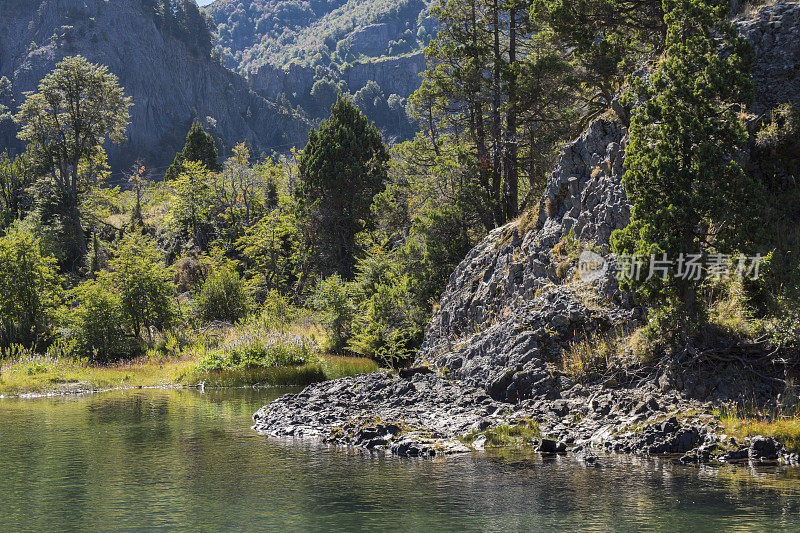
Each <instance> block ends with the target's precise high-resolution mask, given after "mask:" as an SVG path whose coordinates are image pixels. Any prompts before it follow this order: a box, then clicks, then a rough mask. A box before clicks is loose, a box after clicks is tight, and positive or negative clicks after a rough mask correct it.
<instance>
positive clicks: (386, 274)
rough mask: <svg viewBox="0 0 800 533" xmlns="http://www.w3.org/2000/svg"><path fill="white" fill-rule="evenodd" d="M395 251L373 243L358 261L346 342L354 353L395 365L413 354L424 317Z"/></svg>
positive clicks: (419, 338)
mask: <svg viewBox="0 0 800 533" xmlns="http://www.w3.org/2000/svg"><path fill="white" fill-rule="evenodd" d="M398 255H399V254H398V253H396V252H395V253H392V252H386V251H384V249H383V248H382V247H380V246H375V247H373V250H372V251H371V252H370V253H369V254H368V255H367V256H366V257H365V258H364V259H362V260H361V261H359V263H358V267H357V268H358V274H357V275H356V279H355V281H354V282H353V286H354V287H353V288H354V289H355V293H356V298H357V300H358V302H359V304H358V309H357V312H356V314H355V316H354V317H353V322H352V333H351V338H350V340H349V342H348V348H349V349H350V350H351V351H353V352H354V353H357V354H360V355H363V356H365V357H370V358H372V359H374V360H376V361H378V362H379V363H382V364H386V365H394V366H398V365H402V364H404V363H406V362H408V361H409V360H411V359H412V358H413V355H414V352H415V351H416V349H417V347H419V344H420V343H421V342H422V336H423V333H424V329H425V321H426V319H427V313H426V312H425V310H424V308H421V307H420V306H419V305H418V303H417V299H416V298H415V295H414V294H413V293H412V284H411V279H410V277H409V275H408V274H405V273H403V271H402V270H401V268H400V263H399V261H398Z"/></svg>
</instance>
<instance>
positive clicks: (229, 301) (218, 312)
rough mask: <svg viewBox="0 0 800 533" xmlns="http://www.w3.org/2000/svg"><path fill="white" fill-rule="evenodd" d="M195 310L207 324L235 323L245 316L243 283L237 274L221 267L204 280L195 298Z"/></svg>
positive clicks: (229, 268)
mask: <svg viewBox="0 0 800 533" xmlns="http://www.w3.org/2000/svg"><path fill="white" fill-rule="evenodd" d="M197 310H198V313H199V314H200V317H201V318H202V319H203V320H205V321H208V322H211V321H214V320H224V321H227V322H231V323H234V322H237V321H239V320H241V319H243V318H244V317H245V316H247V313H248V310H249V303H248V299H247V291H246V290H245V286H244V282H243V281H242V278H241V277H239V273H238V272H236V270H235V269H234V268H233V267H232V266H230V265H223V266H221V267H219V268H217V269H216V270H214V272H212V274H211V275H210V276H209V277H208V278H207V279H206V281H205V283H204V284H203V288H202V289H201V290H200V294H199V295H198V296H197Z"/></svg>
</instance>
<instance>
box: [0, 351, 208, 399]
mask: <svg viewBox="0 0 800 533" xmlns="http://www.w3.org/2000/svg"><path fill="white" fill-rule="evenodd" d="M193 364H194V362H193V361H190V360H182V359H174V360H160V361H146V360H137V361H132V362H129V363H125V364H115V365H108V366H94V365H89V364H87V363H83V362H78V361H74V360H70V359H60V358H54V357H47V356H37V357H23V358H21V359H20V360H18V361H3V362H2V365H0V395H5V396H9V395H19V394H27V393H34V394H46V393H62V392H71V391H75V390H104V389H113V388H117V387H140V386H141V387H153V386H169V385H175V384H178V383H180V380H181V378H182V377H183V376H184V375H185V374H186V373H187V372H188V371H189V369H190V368H191V366H192V365H193Z"/></svg>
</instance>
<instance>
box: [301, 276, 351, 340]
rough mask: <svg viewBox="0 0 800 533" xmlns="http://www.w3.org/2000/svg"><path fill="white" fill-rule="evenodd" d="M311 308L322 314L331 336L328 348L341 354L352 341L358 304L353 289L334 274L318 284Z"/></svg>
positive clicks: (312, 297) (312, 296)
mask: <svg viewBox="0 0 800 533" xmlns="http://www.w3.org/2000/svg"><path fill="white" fill-rule="evenodd" d="M310 303H311V306H312V307H313V308H314V309H315V310H317V311H318V312H320V313H322V317H323V322H324V323H325V327H326V328H327V330H328V332H329V334H330V340H329V344H330V345H329V346H328V348H329V349H330V350H331V351H333V352H341V351H342V350H344V348H345V346H346V345H347V342H348V340H349V339H350V331H351V325H352V321H353V317H354V316H355V311H356V304H355V301H354V294H353V287H352V286H351V285H350V284H348V283H346V282H345V281H343V280H342V278H341V276H339V274H334V275H332V276H330V277H328V278H325V279H323V280H321V281H320V282H319V283H317V287H316V289H315V290H314V293H313V294H312V295H311V301H310Z"/></svg>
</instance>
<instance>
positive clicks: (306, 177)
mask: <svg viewBox="0 0 800 533" xmlns="http://www.w3.org/2000/svg"><path fill="white" fill-rule="evenodd" d="M388 161H389V155H388V153H387V150H386V146H385V145H384V144H383V140H382V139H381V135H380V133H378V130H377V129H376V128H375V125H374V124H371V123H369V122H368V121H367V118H366V117H365V116H364V115H363V114H362V113H361V112H360V111H359V110H358V108H357V107H356V106H355V105H354V104H353V103H352V102H351V101H350V100H348V99H346V98H342V97H341V96H340V97H338V98H337V100H336V103H335V104H334V105H333V107H332V108H331V116H330V118H328V119H327V120H324V121H323V122H322V123H321V124H320V127H319V131H318V132H315V131H312V132H311V133H310V134H309V141H308V145H306V148H305V150H304V151H303V154H302V156H301V157H300V162H299V167H298V169H299V174H300V180H301V184H300V187H299V190H298V196H299V200H300V205H301V208H302V209H303V211H304V214H305V215H306V217H307V220H308V221H309V223H310V230H311V231H310V236H309V239H308V240H309V241H310V242H309V244H311V246H312V247H313V248H314V249H315V252H316V253H315V254H314V256H315V258H316V259H315V260H316V261H317V264H316V267H317V268H316V269H315V270H317V271H319V272H322V273H324V274H330V273H333V272H338V273H339V274H340V275H341V276H342V277H343V278H345V279H349V278H350V277H351V276H352V273H353V265H354V263H355V261H354V255H355V251H356V245H355V235H356V234H357V233H358V232H359V231H361V230H362V229H363V227H364V224H365V221H368V220H369V219H370V205H371V204H372V199H373V197H374V196H375V195H376V194H377V193H378V192H380V190H381V189H382V188H383V186H384V182H385V180H386V176H387V165H388Z"/></svg>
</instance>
